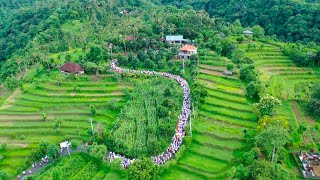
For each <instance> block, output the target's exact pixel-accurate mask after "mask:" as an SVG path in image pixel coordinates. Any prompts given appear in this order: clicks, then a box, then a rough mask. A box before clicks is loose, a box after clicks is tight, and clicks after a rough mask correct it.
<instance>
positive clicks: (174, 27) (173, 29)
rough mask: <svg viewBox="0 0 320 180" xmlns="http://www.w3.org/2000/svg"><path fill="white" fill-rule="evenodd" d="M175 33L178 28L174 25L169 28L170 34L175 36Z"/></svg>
mask: <svg viewBox="0 0 320 180" xmlns="http://www.w3.org/2000/svg"><path fill="white" fill-rule="evenodd" d="M175 31H176V26H175V25H174V24H170V26H169V32H170V34H173V33H174V32H175Z"/></svg>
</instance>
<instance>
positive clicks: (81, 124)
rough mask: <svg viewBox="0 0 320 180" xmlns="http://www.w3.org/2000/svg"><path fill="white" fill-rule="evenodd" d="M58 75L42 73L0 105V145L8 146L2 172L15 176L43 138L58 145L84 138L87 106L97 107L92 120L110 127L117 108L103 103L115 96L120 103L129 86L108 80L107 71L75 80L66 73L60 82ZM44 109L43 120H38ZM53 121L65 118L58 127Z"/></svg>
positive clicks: (0, 162) (114, 98) (86, 135)
mask: <svg viewBox="0 0 320 180" xmlns="http://www.w3.org/2000/svg"><path fill="white" fill-rule="evenodd" d="M58 74H60V72H52V73H50V75H44V76H42V78H41V79H40V80H39V83H37V84H32V85H30V89H29V90H28V91H27V92H25V93H22V92H20V93H16V95H15V96H13V95H12V96H10V97H9V98H10V100H9V101H8V100H6V101H4V104H3V105H2V106H1V107H0V109H1V110H0V144H3V143H6V144H7V145H8V149H7V150H6V151H2V152H0V153H1V154H3V155H4V158H3V159H2V160H1V161H0V169H1V170H7V171H8V172H9V173H11V174H15V173H16V170H17V169H19V167H21V166H23V165H24V162H25V160H26V157H27V156H28V155H29V154H30V152H31V150H32V149H33V148H34V147H36V145H37V144H38V143H39V142H40V141H42V140H44V141H48V142H52V143H58V142H61V141H63V140H65V139H71V140H83V139H88V138H89V136H88V133H87V130H89V128H90V123H89V122H88V120H89V118H90V117H91V113H90V108H89V106H90V105H94V106H95V107H96V109H97V115H96V116H95V117H94V122H95V123H97V122H103V123H104V124H105V125H106V126H107V127H108V128H109V129H111V127H112V123H113V122H114V120H115V118H116V116H117V115H118V113H119V110H112V109H110V108H107V102H110V101H111V100H112V101H114V100H116V101H118V103H119V105H120V106H121V105H122V104H123V103H124V93H125V90H126V89H127V88H130V87H131V85H130V84H128V82H122V81H119V82H114V81H112V80H111V76H109V75H105V76H99V77H98V76H82V77H81V78H79V79H77V80H72V79H71V78H70V77H68V76H66V77H64V80H63V81H62V83H61V85H58V80H57V78H55V77H56V75H58ZM59 81H60V80H59ZM13 94H14V93H13ZM43 112H45V114H46V115H47V121H44V120H43V119H42V113H43ZM56 119H61V120H62V121H63V122H62V127H61V129H60V130H59V131H58V130H57V129H53V126H54V124H55V123H54V121H55V120H56ZM22 135H23V136H25V139H23V140H22V139H21V138H20V137H21V136H22Z"/></svg>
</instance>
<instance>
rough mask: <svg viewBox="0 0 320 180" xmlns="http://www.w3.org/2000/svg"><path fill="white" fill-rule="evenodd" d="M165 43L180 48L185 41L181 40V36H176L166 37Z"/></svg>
mask: <svg viewBox="0 0 320 180" xmlns="http://www.w3.org/2000/svg"><path fill="white" fill-rule="evenodd" d="M165 41H166V42H167V43H169V44H172V45H179V46H180V47H181V46H182V44H183V43H186V40H185V39H183V36H181V35H178V36H166V40H165Z"/></svg>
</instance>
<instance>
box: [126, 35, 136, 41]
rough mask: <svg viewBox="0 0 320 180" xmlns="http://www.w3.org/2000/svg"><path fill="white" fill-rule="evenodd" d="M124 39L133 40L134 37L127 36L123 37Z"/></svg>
mask: <svg viewBox="0 0 320 180" xmlns="http://www.w3.org/2000/svg"><path fill="white" fill-rule="evenodd" d="M124 39H125V40H126V41H133V40H135V38H134V37H133V36H127V37H125V38H124Z"/></svg>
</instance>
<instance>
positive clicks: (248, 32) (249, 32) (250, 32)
mask: <svg viewBox="0 0 320 180" xmlns="http://www.w3.org/2000/svg"><path fill="white" fill-rule="evenodd" d="M243 33H244V34H253V32H252V31H250V30H245V31H243Z"/></svg>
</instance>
